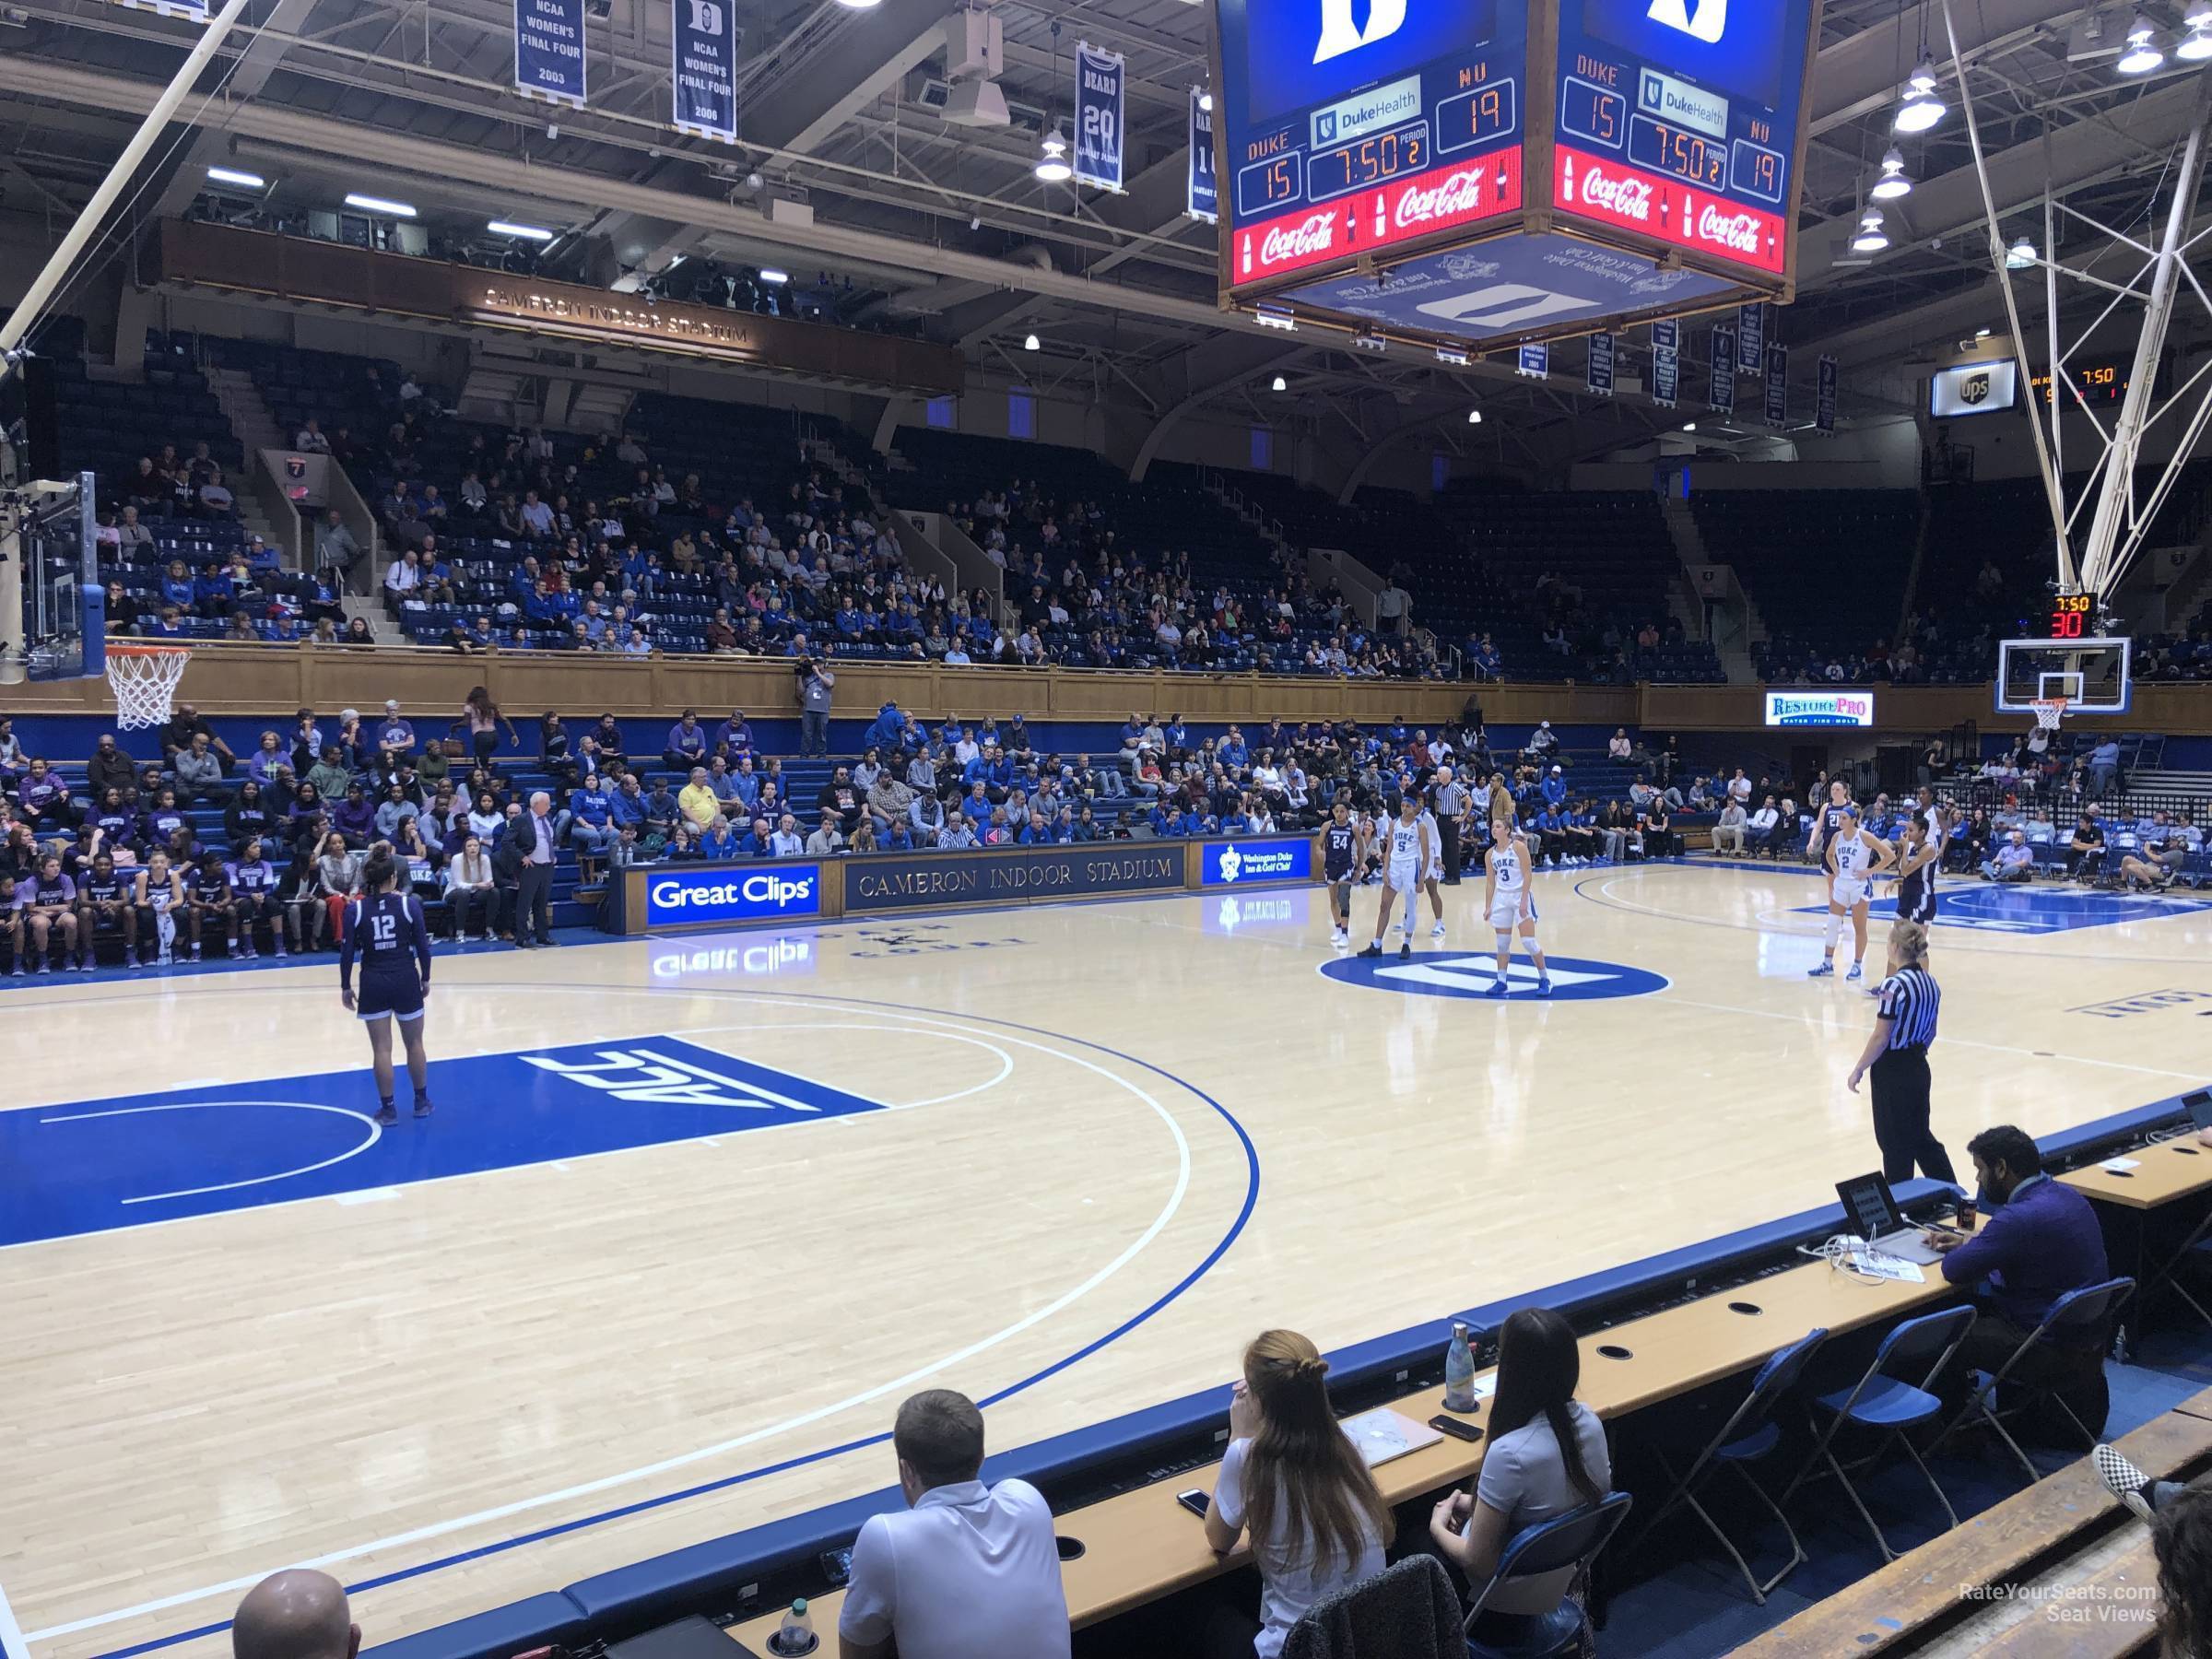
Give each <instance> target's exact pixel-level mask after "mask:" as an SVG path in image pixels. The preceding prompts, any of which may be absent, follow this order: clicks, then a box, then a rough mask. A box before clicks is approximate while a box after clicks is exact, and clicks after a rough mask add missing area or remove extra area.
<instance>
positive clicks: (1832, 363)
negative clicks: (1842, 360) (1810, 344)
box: [1813, 355, 1836, 432]
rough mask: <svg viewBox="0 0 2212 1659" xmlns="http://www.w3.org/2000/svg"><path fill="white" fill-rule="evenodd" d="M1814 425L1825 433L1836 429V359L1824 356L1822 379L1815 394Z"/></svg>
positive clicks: (1821, 361) (1821, 363)
mask: <svg viewBox="0 0 2212 1659" xmlns="http://www.w3.org/2000/svg"><path fill="white" fill-rule="evenodd" d="M1813 424H1814V425H1815V426H1817V427H1818V428H1819V429H1821V430H1822V431H1824V432H1832V431H1834V430H1835V429H1836V359H1834V358H1832V357H1828V356H1826V355H1823V356H1822V357H1821V359H1820V378H1819V381H1818V389H1817V390H1816V391H1815V392H1814V394H1813Z"/></svg>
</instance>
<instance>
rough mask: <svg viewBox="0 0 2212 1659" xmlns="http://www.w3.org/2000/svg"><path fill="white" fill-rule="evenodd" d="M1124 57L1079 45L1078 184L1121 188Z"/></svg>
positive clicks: (1077, 112)
mask: <svg viewBox="0 0 2212 1659" xmlns="http://www.w3.org/2000/svg"><path fill="white" fill-rule="evenodd" d="M1123 61H1124V60H1123V58H1122V54H1121V53H1118V52H1107V51H1105V50H1103V49H1102V48H1100V47H1097V46H1093V45H1091V44H1090V43H1089V42H1088V41H1077V42H1076V182H1077V183H1078V184H1092V185H1096V186H1097V187H1098V188H1099V189H1100V190H1111V191H1114V192H1116V193H1119V191H1120V190H1121V188H1122V134H1123V131H1124V127H1123V125H1122V83H1123V79H1124V76H1123V70H1122V65H1123Z"/></svg>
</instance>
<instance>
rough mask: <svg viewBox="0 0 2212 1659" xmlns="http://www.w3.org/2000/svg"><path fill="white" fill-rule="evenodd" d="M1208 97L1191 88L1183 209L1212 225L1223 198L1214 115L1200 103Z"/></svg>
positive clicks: (1216, 221) (1219, 214)
mask: <svg viewBox="0 0 2212 1659" xmlns="http://www.w3.org/2000/svg"><path fill="white" fill-rule="evenodd" d="M1205 96H1206V94H1204V93H1203V92H1201V91H1199V90H1198V88H1195V87H1193V88H1191V172H1190V186H1189V188H1188V190H1186V191H1185V192H1184V194H1183V207H1182V210H1183V211H1184V212H1185V213H1187V214H1189V215H1190V216H1191V217H1192V218H1194V219H1204V220H1205V221H1206V223H1207V224H1209V225H1211V224H1216V223H1218V222H1219V219H1220V216H1221V196H1220V193H1219V191H1218V189H1217V188H1216V186H1215V184H1214V112H1212V111H1211V110H1209V109H1207V108H1206V106H1205V104H1204V103H1203V102H1201V101H1200V100H1202V99H1204V98H1205Z"/></svg>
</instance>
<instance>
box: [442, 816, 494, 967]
mask: <svg viewBox="0 0 2212 1659" xmlns="http://www.w3.org/2000/svg"><path fill="white" fill-rule="evenodd" d="M498 890H499V889H498V884H497V882H496V881H495V880H494V878H493V876H492V871H491V860H490V859H489V858H488V857H487V856H486V855H485V853H484V842H483V841H482V839H481V838H480V837H477V836H474V835H469V836H465V837H463V839H462V841H461V851H460V852H459V853H456V854H455V855H454V856H453V858H451V859H449V860H447V861H446V866H445V903H446V909H447V910H448V911H449V912H451V913H452V916H453V938H454V940H455V941H456V942H457V943H460V944H463V945H465V944H467V943H468V942H469V939H470V936H471V935H472V934H473V933H475V932H477V931H479V930H480V931H481V932H482V933H483V935H484V936H485V937H486V938H487V939H488V938H490V937H491V925H492V911H493V906H494V904H495V903H496V901H497V898H498Z"/></svg>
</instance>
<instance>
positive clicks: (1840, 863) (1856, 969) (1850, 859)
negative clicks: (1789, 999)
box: [1809, 805, 1894, 980]
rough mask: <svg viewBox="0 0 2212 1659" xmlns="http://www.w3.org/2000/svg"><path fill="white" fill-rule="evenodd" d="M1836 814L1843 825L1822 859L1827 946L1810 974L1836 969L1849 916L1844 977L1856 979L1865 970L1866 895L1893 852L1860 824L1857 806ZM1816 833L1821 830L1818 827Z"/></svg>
mask: <svg viewBox="0 0 2212 1659" xmlns="http://www.w3.org/2000/svg"><path fill="white" fill-rule="evenodd" d="M1835 817H1836V821H1837V823H1838V824H1839V826H1840V828H1839V829H1838V830H1836V832H1835V833H1834V834H1832V835H1830V836H1829V837H1828V838H1827V839H1828V851H1827V853H1826V855H1825V858H1824V860H1823V862H1824V863H1825V864H1826V865H1827V868H1828V874H1829V877H1830V882H1829V889H1828V947H1827V950H1826V952H1825V953H1824V954H1823V955H1822V957H1821V959H1820V966H1819V967H1818V968H1815V969H1812V970H1811V971H1810V973H1809V977H1811V978H1813V979H1826V978H1827V977H1828V976H1829V975H1830V974H1832V973H1834V972H1835V971H1836V935H1838V934H1840V933H1841V932H1842V929H1843V918H1844V917H1845V916H1849V917H1850V918H1851V934H1852V946H1853V948H1852V953H1851V971H1850V972H1849V973H1847V974H1845V975H1844V976H1843V977H1844V978H1845V979H1854V980H1855V979H1860V978H1863V977H1864V976H1865V966H1864V964H1865V960H1866V900H1867V896H1868V894H1869V892H1870V891H1871V890H1872V888H1873V887H1874V877H1875V876H1876V875H1877V872H1879V871H1882V870H1885V869H1887V868H1888V866H1889V865H1890V863H1891V862H1892V860H1893V858H1894V854H1893V853H1891V852H1890V850H1889V843H1888V842H1887V841H1883V840H1882V839H1881V837H1879V836H1878V835H1870V834H1868V833H1867V832H1866V831H1865V830H1863V829H1862V828H1860V826H1859V809H1858V808H1857V807H1856V806H1850V805H1845V806H1840V807H1838V808H1837V809H1836V813H1835ZM1814 833H1815V834H1818V833H1819V831H1818V829H1816V830H1815V831H1814Z"/></svg>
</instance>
